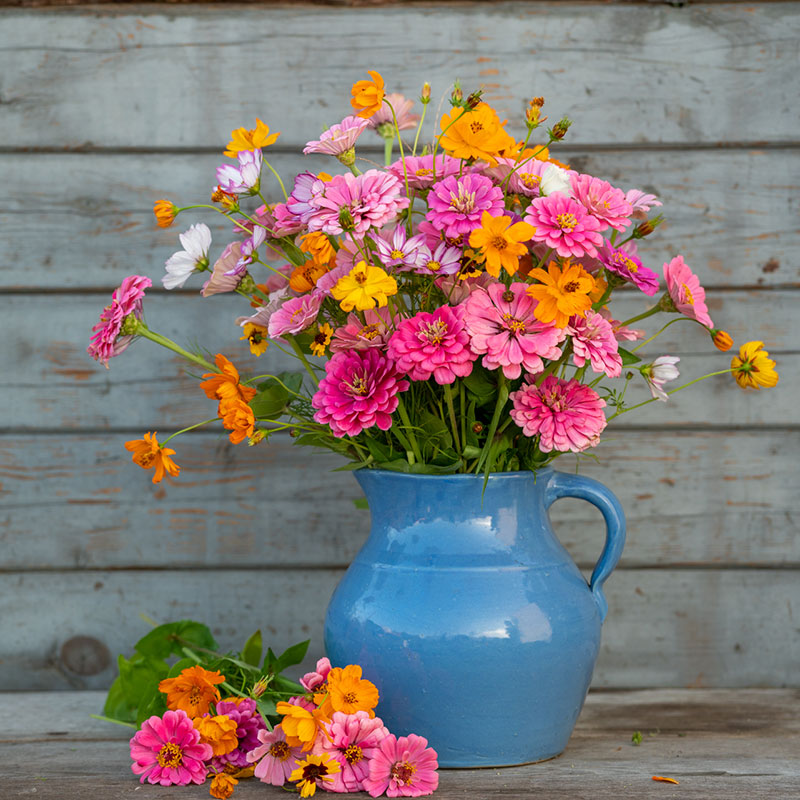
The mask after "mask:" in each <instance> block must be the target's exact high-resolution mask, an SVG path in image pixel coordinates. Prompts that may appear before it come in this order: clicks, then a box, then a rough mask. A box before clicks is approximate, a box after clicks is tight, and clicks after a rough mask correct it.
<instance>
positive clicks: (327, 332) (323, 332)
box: [311, 322, 333, 356]
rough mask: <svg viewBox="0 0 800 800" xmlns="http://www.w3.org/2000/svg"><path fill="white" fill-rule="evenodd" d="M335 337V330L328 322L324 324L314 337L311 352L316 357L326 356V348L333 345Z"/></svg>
mask: <svg viewBox="0 0 800 800" xmlns="http://www.w3.org/2000/svg"><path fill="white" fill-rule="evenodd" d="M332 337H333V328H331V326H330V325H328V323H327V322H323V323H322V325H320V326H319V333H318V334H317V335H316V336H315V337H314V341H313V342H311V352H312V353H313V354H314V355H315V356H324V355H325V348H326V347H327V346H328V345H329V344H330V343H331V338H332Z"/></svg>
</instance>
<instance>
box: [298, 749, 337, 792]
mask: <svg viewBox="0 0 800 800" xmlns="http://www.w3.org/2000/svg"><path fill="white" fill-rule="evenodd" d="M296 764H297V768H296V769H295V770H294V771H293V772H292V774H291V775H290V776H289V780H290V781H292V782H293V783H296V784H297V788H298V789H299V790H300V797H311V796H312V795H313V794H314V792H316V791H317V781H325V782H332V781H333V776H334V775H335V774H336V773H337V772H341V771H342V767H341V764H339V762H338V761H337V760H336V759H335V758H334V757H333V756H332V755H331V754H330V753H322V754H321V755H318V756H315V755H309V756H308V757H307V758H305V759H304V760H303V761H297V762H296ZM322 785H323V784H322V783H320V786H322Z"/></svg>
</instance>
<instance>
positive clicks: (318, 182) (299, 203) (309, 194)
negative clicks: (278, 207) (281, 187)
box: [273, 172, 326, 225]
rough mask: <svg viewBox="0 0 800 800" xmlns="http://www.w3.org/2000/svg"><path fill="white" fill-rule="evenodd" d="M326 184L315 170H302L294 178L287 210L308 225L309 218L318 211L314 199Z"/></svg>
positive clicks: (320, 193) (323, 189)
mask: <svg viewBox="0 0 800 800" xmlns="http://www.w3.org/2000/svg"><path fill="white" fill-rule="evenodd" d="M325 185H326V184H325V181H323V180H322V178H318V177H317V176H316V175H315V174H314V173H313V172H301V173H300V174H299V175H298V176H297V177H296V178H295V179H294V188H293V189H292V193H291V194H290V195H289V198H288V200H287V201H286V209H287V211H289V212H290V213H291V214H293V215H294V216H295V217H296V218H297V219H298V220H300V222H301V223H302V224H303V225H306V224H307V223H308V218H309V217H310V216H311V214H313V213H314V212H315V211H316V206H315V205H313V202H312V201H313V200H314V199H315V198H317V197H319V196H321V195H322V193H323V192H324V191H325ZM273 210H274V209H273Z"/></svg>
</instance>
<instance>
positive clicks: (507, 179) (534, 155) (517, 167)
mask: <svg viewBox="0 0 800 800" xmlns="http://www.w3.org/2000/svg"><path fill="white" fill-rule="evenodd" d="M554 141H556V140H555V139H553V138H552V137H550V140H549V141H548V142H547V144H543V145H542V146H541V147H540V148H539V149H538V150H537V151H536V152H535V153H534V154H533V155H532V156H528V158H526V159H525V160H524V161H521V162H520V163H519V164H515V166H514V169H512V170H511V172H509V173H508V175H506V177H505V178H503V182H502V183H501V184H500V188H501V189H503V188H504V187H505V185H506V184H507V183H508V181H509V180H510V178H511V176H512V175H513V174H514V173H515V172H516V171H517V170H518V169H520V168H521V167H524V166H525V165H526V164H527V163H528V162H529V161H533V159H534V158H536V156H538V155H539V153H541V152H542V151H544V150H547V148H548V147H550V145H551V144H553V142H554Z"/></svg>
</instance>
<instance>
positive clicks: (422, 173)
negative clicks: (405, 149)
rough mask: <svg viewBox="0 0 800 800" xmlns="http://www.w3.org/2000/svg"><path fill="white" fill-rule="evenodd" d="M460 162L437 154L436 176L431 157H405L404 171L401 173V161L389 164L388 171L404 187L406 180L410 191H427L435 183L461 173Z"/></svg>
mask: <svg viewBox="0 0 800 800" xmlns="http://www.w3.org/2000/svg"><path fill="white" fill-rule="evenodd" d="M461 167H462V162H461V159H460V158H453V157H452V156H447V155H444V153H439V154H437V156H436V174H434V163H433V155H427V156H406V158H405V171H403V159H400V160H399V161H395V162H394V164H390V165H389V167H388V169H389V172H391V173H392V175H394V176H395V177H396V178H397V179H398V180H399V181H400V182H401V183H402V184H403V186H405V182H406V179H408V186H409V188H410V189H427V188H428V187H429V186H431V185H432V184H434V183H435V182H436V181H439V180H442V178H446V177H448V176H449V175H458V174H459V172H461Z"/></svg>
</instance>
